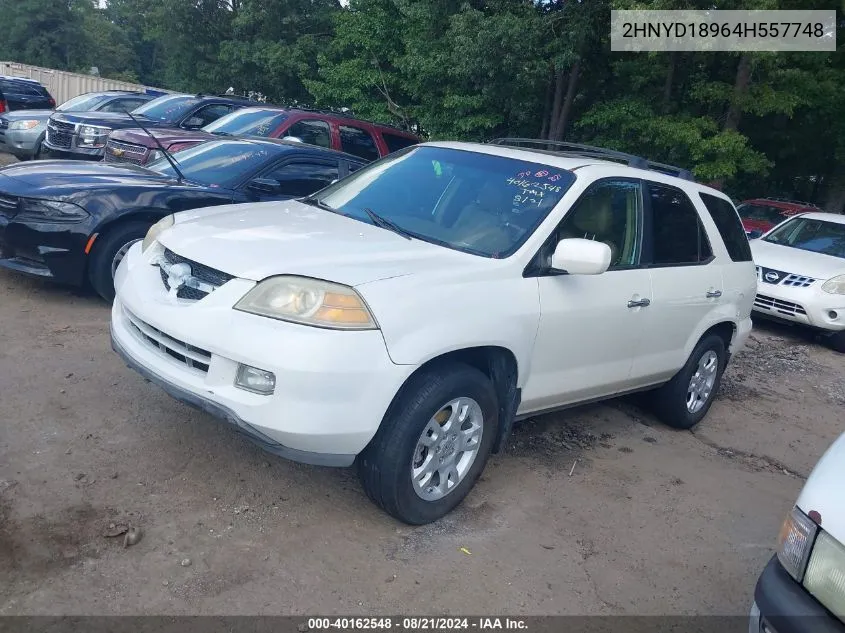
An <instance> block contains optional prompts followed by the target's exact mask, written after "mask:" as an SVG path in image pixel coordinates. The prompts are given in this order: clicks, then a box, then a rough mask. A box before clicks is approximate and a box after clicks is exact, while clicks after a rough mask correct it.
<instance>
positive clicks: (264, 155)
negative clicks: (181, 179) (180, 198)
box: [148, 141, 276, 188]
mask: <svg viewBox="0 0 845 633" xmlns="http://www.w3.org/2000/svg"><path fill="white" fill-rule="evenodd" d="M268 145H269V144H259V143H249V142H246V141H210V142H208V143H200V144H199V145H195V146H193V147H189V148H187V149H183V150H182V151H180V152H178V153H176V155H175V156H173V159H174V160H175V161H176V162H177V165H178V167H179V170H180V171H181V172H182V174H183V175H184V176H185V178H186V179H187V180H192V181H194V182H198V183H201V184H204V185H210V186H212V187H226V188H231V187H234V186H235V185H237V184H238V183H239V182H241V181H242V180H243V179H244V178H245V177H246V175H247V174H249V173H252V172H253V171H255V170H257V169H259V168H261V166H262V165H263V164H264V163H266V162H267V161H268V160H269V159H271V158H272V157H273V156H275V155H276V153H275V152H273V151H271V148H270V147H269V146H268ZM148 168H149V169H152V170H153V171H157V172H158V173H160V174H164V175H165V176H171V177H173V178H176V177H177V175H176V172H175V171H173V166H172V165H171V164H170V163H169V162H168V161H167V159H166V158H160V159H158V160H157V161H155V162H153V163H150V164H149V165H148Z"/></svg>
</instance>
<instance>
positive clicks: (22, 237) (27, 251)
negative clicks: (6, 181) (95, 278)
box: [0, 210, 93, 286]
mask: <svg viewBox="0 0 845 633" xmlns="http://www.w3.org/2000/svg"><path fill="white" fill-rule="evenodd" d="M92 230H93V221H92V220H91V219H90V218H89V219H88V220H84V221H82V222H73V223H68V222H64V223H48V222H43V223H41V222H17V221H16V219H15V217H14V216H13V217H11V218H9V217H7V216H5V215H4V214H3V212H2V210H0V267H2V268H7V269H9V270H14V271H16V272H20V273H25V274H27V275H33V276H35V277H42V278H47V279H51V280H53V281H57V282H59V283H62V284H68V285H72V286H80V285H82V283H83V281H84V280H85V264H86V255H85V243H86V242H87V240H88V235H89V234H90V233H91V231H92Z"/></svg>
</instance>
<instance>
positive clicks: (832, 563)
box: [804, 530, 845, 619]
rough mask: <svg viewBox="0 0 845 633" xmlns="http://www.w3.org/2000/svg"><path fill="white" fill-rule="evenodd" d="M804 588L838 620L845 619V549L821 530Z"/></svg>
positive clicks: (808, 567)
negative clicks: (837, 617)
mask: <svg viewBox="0 0 845 633" xmlns="http://www.w3.org/2000/svg"><path fill="white" fill-rule="evenodd" d="M804 586H805V587H806V588H807V591H809V592H810V593H811V594H813V595H814V596H815V597H816V598H817V599H818V601H819V602H821V603H822V604H823V605H824V606H826V607H827V608H828V609H829V610H830V611H832V612H833V613H835V614H836V615H837V616H839V618H840V619H843V618H845V547H843V546H842V544H841V543H839V542H838V541H837V540H836V539H835V538H833V537H832V536H831V535H830V534H828V533H827V532H825V531H823V530H822V531H820V532H819V536H818V538H817V539H816V545H815V546H814V547H813V555H812V556H810V563H809V565H807V573H806V574H805V575H804Z"/></svg>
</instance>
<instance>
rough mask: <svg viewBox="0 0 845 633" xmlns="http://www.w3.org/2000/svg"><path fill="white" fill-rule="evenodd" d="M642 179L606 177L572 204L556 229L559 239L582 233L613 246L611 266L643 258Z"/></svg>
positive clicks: (628, 263)
mask: <svg viewBox="0 0 845 633" xmlns="http://www.w3.org/2000/svg"><path fill="white" fill-rule="evenodd" d="M640 191H641V188H640V184H639V182H635V181H630V180H604V181H601V182H598V183H596V184H594V185H593V186H591V187H590V188H589V189H587V191H586V192H585V193H584V194H583V195H582V196H581V197H580V198H579V199H578V200H577V201H576V202H575V204H574V205H572V208H571V209H570V210H569V212H568V213H567V214H566V216H564V218H563V221H562V222H561V223H560V225H559V226H558V229H557V235H556V239H557V240H562V239H565V238H570V237H580V238H585V239H588V240H596V241H599V242H604V243H605V244H607V245H608V246H610V267H611V268H626V267H630V266H636V265H637V264H638V263H639V259H640V232H641V231H640V225H641V218H642V212H641V209H642V202H641V201H642V196H641V194H640Z"/></svg>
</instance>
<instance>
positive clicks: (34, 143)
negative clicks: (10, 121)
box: [0, 125, 46, 160]
mask: <svg viewBox="0 0 845 633" xmlns="http://www.w3.org/2000/svg"><path fill="white" fill-rule="evenodd" d="M45 129H46V126H44V125H39V126H37V127H35V128H33V129H31V130H9V129H6V130H4V133H3V134H2V135H0V152H6V153H7V154H11V155H12V156H16V157H17V158H20V159H22V160H26V159H29V158H32V157H33V156H35V152H36V151H37V150H38V144H39V143H40V142H41V138H42V137H43V135H44V130H45Z"/></svg>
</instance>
